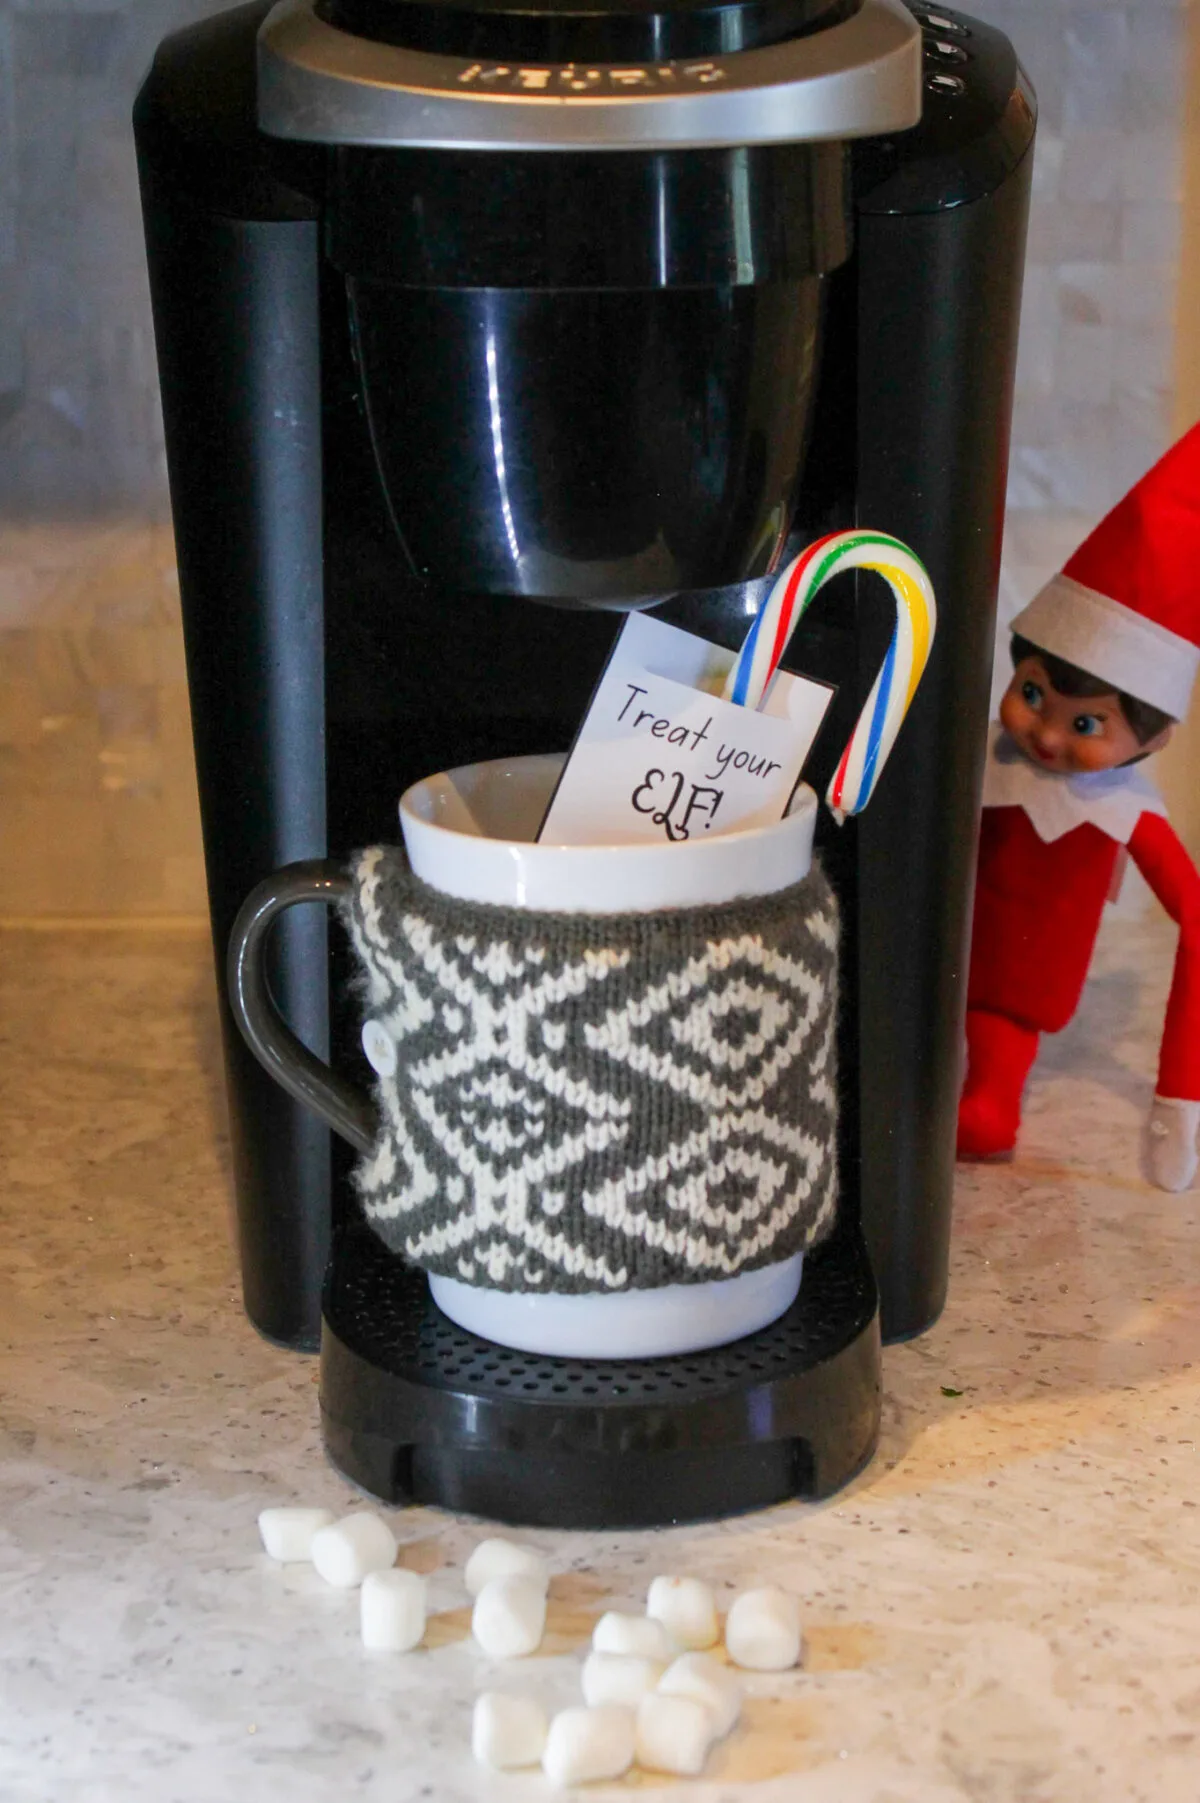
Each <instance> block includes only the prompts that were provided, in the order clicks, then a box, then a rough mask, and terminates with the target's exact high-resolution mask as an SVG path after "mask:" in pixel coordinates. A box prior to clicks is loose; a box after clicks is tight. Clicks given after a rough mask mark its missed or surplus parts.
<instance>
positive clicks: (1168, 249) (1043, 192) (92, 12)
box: [0, 0, 1184, 518]
mask: <svg viewBox="0 0 1200 1803" xmlns="http://www.w3.org/2000/svg"><path fill="white" fill-rule="evenodd" d="M1183 6H1184V0H1139V3H1138V4H1137V5H1136V6H1134V5H1114V4H1109V3H1106V0H977V4H976V6H975V10H976V11H977V12H979V13H980V14H981V15H982V16H984V17H986V18H988V19H990V20H992V21H994V22H995V23H997V24H999V25H1000V26H1002V27H1003V28H1004V29H1005V30H1007V31H1008V32H1009V34H1010V35H1011V36H1012V38H1013V39H1014V41H1015V43H1016V44H1017V46H1018V49H1019V50H1020V52H1021V55H1022V57H1023V59H1024V61H1025V64H1026V66H1027V68H1028V69H1029V72H1030V74H1031V76H1032V77H1033V80H1034V82H1035V85H1036V86H1037V88H1038V90H1039V94H1040V99H1041V109H1042V127H1041V138H1040V146H1039V151H1038V163H1037V194H1036V200H1035V207H1034V216H1033V224H1032V235H1031V243H1030V265H1029V279H1028V287H1027V304H1026V308H1025V316H1024V323H1023V341H1022V354H1021V371H1020V392H1019V397H1018V408H1017V419H1016V428H1015V437H1014V455H1013V481H1012V496H1011V498H1012V501H1013V503H1014V505H1016V506H1017V507H1021V508H1038V509H1041V508H1057V509H1061V508H1074V509H1080V510H1083V511H1085V512H1099V511H1100V510H1102V509H1103V508H1104V507H1105V506H1107V505H1108V504H1109V503H1110V502H1111V501H1112V500H1113V499H1115V497H1116V496H1117V495H1118V494H1119V493H1120V492H1121V491H1122V490H1123V489H1124V488H1125V487H1126V486H1127V484H1128V483H1129V482H1130V481H1132V480H1133V479H1134V477H1136V476H1137V475H1138V474H1139V473H1140V472H1141V471H1142V470H1143V469H1145V468H1146V466H1147V465H1148V464H1149V463H1150V462H1151V461H1152V460H1153V458H1154V456H1155V455H1156V454H1157V452H1158V451H1159V450H1160V449H1161V448H1162V446H1163V444H1164V443H1165V442H1166V438H1167V435H1168V430H1167V405H1166V397H1167V392H1168V389H1169V384H1170V371H1171V361H1172V344H1173V335H1172V334H1173V327H1172V307H1173V297H1174V291H1175V280H1176V271H1177V263H1178V237H1179V202H1178V174H1177V166H1178V160H1179V123H1180V104H1181V102H1180V89H1179V81H1180V73H1181V70H1182V67H1183V62H1184V57H1183V33H1182V15H1183ZM213 10H216V9H215V8H214V7H212V6H211V5H206V4H205V3H204V0H127V3H126V4H123V5H122V4H120V3H119V0H76V3H75V4H74V5H65V4H57V5H56V4H50V3H49V0H0V513H2V514H4V515H6V516H7V517H9V518H14V517H16V518H55V517H63V516H66V515H75V516H80V515H83V516H87V515H100V516H104V515H109V514H119V515H133V516H135V517H141V518H160V517H162V516H163V515H164V512H165V507H166V501H165V478H164V470H163V459H162V445H161V436H160V428H159V421H158V409H157V396H156V390H155V379H154V359H153V345H152V338H151V332H150V325H149V317H148V309H147V299H146V284H145V277H144V273H143V269H142V258H141V243H140V236H139V226H138V217H137V197H136V181H135V175H134V165H133V155H132V147H131V143H130V132H129V111H130V106H131V103H132V99H133V95H134V92H135V90H136V87H137V84H138V81H139V78H140V76H141V74H142V72H143V70H144V69H145V67H146V65H147V63H148V61H149V58H150V55H151V53H152V50H153V47H154V45H155V43H156V42H157V41H158V39H159V38H160V37H161V36H162V35H163V34H164V33H165V32H167V31H168V30H170V29H172V28H173V27H175V26H178V25H180V24H183V23H185V22H187V21H188V20H189V19H191V18H195V17H198V16H200V15H202V14H204V13H206V12H210V11H213Z"/></svg>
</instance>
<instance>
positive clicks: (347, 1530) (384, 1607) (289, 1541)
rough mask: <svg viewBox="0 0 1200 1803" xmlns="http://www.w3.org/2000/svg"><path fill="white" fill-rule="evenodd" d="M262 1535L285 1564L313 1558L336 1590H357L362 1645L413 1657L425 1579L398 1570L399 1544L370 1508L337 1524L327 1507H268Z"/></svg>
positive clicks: (421, 1630) (420, 1632) (418, 1637)
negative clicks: (412, 1652)
mask: <svg viewBox="0 0 1200 1803" xmlns="http://www.w3.org/2000/svg"><path fill="white" fill-rule="evenodd" d="M258 1531H259V1533H260V1534H261V1535H262V1543H263V1547H264V1548H265V1550H266V1552H267V1554H268V1555H269V1557H271V1558H272V1559H275V1560H277V1561H278V1562H279V1563H280V1564H281V1565H299V1564H303V1563H304V1561H305V1560H311V1562H312V1564H313V1566H314V1568H315V1569H316V1571H317V1572H318V1573H319V1574H320V1576H321V1577H323V1578H324V1580H325V1582H326V1583H327V1584H332V1585H333V1587H334V1589H335V1590H355V1589H357V1590H359V1593H360V1594H359V1609H360V1613H361V1621H362V1637H363V1645H364V1646H369V1647H373V1648H378V1649H379V1650H380V1651H381V1652H385V1653H409V1652H411V1651H412V1649H413V1647H415V1646H417V1645H418V1644H419V1643H420V1641H421V1639H422V1637H423V1635H424V1633H425V1580H424V1578H420V1577H418V1576H417V1574H416V1572H415V1571H397V1570H396V1568H395V1567H396V1552H397V1548H398V1542H397V1540H396V1536H395V1535H394V1534H393V1532H392V1530H391V1528H390V1527H389V1526H388V1524H387V1522H386V1521H384V1520H383V1519H382V1518H381V1517H380V1516H378V1515H376V1514H374V1513H373V1512H372V1511H371V1510H370V1509H362V1510H360V1511H359V1512H358V1513H357V1514H355V1515H343V1516H342V1519H341V1520H340V1521H337V1520H335V1518H334V1516H333V1515H332V1514H331V1513H330V1511H329V1510H328V1509H264V1510H263V1511H262V1513H261V1515H260V1516H259V1518H258Z"/></svg>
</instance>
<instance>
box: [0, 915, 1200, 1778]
mask: <svg viewBox="0 0 1200 1803" xmlns="http://www.w3.org/2000/svg"><path fill="white" fill-rule="evenodd" d="M1169 955H1170V937H1169V935H1168V934H1167V933H1166V931H1165V928H1164V927H1162V926H1161V925H1160V924H1159V923H1158V922H1151V923H1148V924H1146V925H1136V924H1130V923H1125V922H1110V923H1109V924H1108V926H1107V927H1106V931H1105V938H1104V941H1103V945H1102V951H1101V956H1100V959H1099V962H1098V965H1097V974H1096V978H1095V980H1094V982H1093V984H1092V986H1091V989H1090V991H1089V995H1088V999H1087V1003H1086V1006H1085V1008H1084V1010H1083V1012H1082V1013H1081V1015H1080V1017H1079V1019H1078V1020H1077V1021H1076V1023H1075V1024H1074V1026H1073V1028H1072V1029H1071V1030H1070V1032H1069V1033H1068V1034H1067V1035H1064V1036H1063V1038H1062V1039H1061V1040H1060V1041H1059V1042H1057V1043H1056V1044H1055V1045H1053V1046H1052V1047H1051V1049H1050V1052H1049V1054H1048V1056H1047V1057H1046V1059H1045V1060H1044V1061H1043V1064H1042V1066H1041V1067H1040V1070H1039V1073H1038V1075H1037V1077H1036V1080H1035V1087H1034V1092H1033V1096H1032V1101H1031V1105H1030V1110H1029V1117H1028V1124H1027V1130H1026V1134H1025V1140H1024V1144H1023V1148H1022V1152H1021V1155H1020V1157H1019V1158H1018V1160H1017V1162H1016V1163H1014V1164H1013V1165H1011V1166H1008V1167H999V1168H991V1169H980V1170H975V1171H970V1172H966V1173H964V1174H963V1175H962V1178H961V1182H960V1185H959V1198H958V1216H957V1239H956V1249H955V1258H954V1275H953V1287H952V1299H951V1303H950V1306H949V1308H948V1309H947V1312H946V1315H945V1317H944V1319H943V1321H942V1322H941V1323H940V1324H939V1325H938V1327H937V1328H936V1329H934V1331H933V1332H931V1333H930V1334H928V1335H927V1336H926V1337H925V1338H924V1339H922V1340H921V1341H919V1342H917V1343H915V1344H913V1345H910V1346H905V1347H898V1348H893V1349H892V1350H891V1351H890V1352H889V1353H888V1355H887V1361H886V1384H887V1395H886V1403H885V1425H884V1436H883V1445H882V1448H881V1451H880V1454H879V1457H878V1458H877V1460H876V1461H875V1463H874V1465H873V1466H872V1467H871V1469H870V1470H869V1471H868V1472H867V1473H866V1474H865V1475H864V1476H863V1477H862V1478H860V1479H859V1481H858V1482H857V1483H856V1484H855V1485H854V1486H853V1487H852V1489H851V1490H849V1491H848V1492H846V1493H845V1494H843V1495H842V1496H841V1497H839V1498H837V1499H835V1500H834V1501H833V1502H832V1503H829V1504H826V1505H825V1506H823V1507H820V1508H811V1507H805V1506H801V1505H793V1506H788V1507H784V1508H779V1509H775V1510H772V1511H770V1512H768V1513H766V1514H763V1515H759V1516H755V1517H750V1518H746V1519H742V1520H740V1521H736V1522H731V1523H727V1524H718V1525H714V1526H708V1527H700V1528H689V1529H686V1530H678V1531H674V1532H670V1533H662V1534H658V1535H648V1534H623V1535H619V1536H605V1535H584V1534H570V1535H566V1534H564V1535H561V1536H557V1537H555V1536H553V1535H539V1536H531V1538H536V1539H537V1540H538V1541H539V1543H541V1544H543V1545H545V1546H546V1547H547V1549H548V1550H550V1551H551V1553H552V1555H553V1559H554V1563H555V1568H556V1570H557V1571H559V1572H560V1573H561V1574H562V1575H561V1576H560V1577H558V1578H557V1579H556V1581H555V1584H554V1587H553V1590H552V1607H551V1632H550V1634H549V1637H548V1640H547V1643H546V1646H545V1648H544V1651H543V1654H542V1656H540V1657H538V1658H536V1659H534V1660H532V1661H529V1662H527V1663H526V1664H525V1665H524V1666H523V1667H522V1668H521V1680H522V1682H523V1683H526V1682H527V1683H528V1684H529V1685H530V1686H531V1687H533V1688H536V1689H537V1690H538V1691H539V1692H540V1693H541V1694H542V1695H543V1696H544V1697H545V1699H546V1700H547V1701H548V1702H553V1701H555V1700H557V1699H559V1698H561V1699H563V1700H566V1699H567V1698H569V1697H572V1696H573V1695H574V1694H575V1686H576V1685H577V1682H578V1677H577V1674H578V1658H577V1656H576V1655H577V1652H578V1649H579V1647H580V1646H581V1645H582V1643H583V1641H584V1639H585V1637H586V1635H587V1632H588V1629H589V1623H590V1621H591V1619H592V1617H593V1616H594V1615H595V1614H596V1613H598V1612H599V1610H600V1608H601V1607H602V1606H603V1605H604V1604H607V1603H619V1602H621V1601H624V1602H625V1604H626V1605H627V1606H632V1605H634V1604H635V1603H636V1602H637V1601H638V1599H639V1598H640V1596H641V1595H642V1594H643V1593H644V1588H645V1584H646V1581H647V1579H648V1577H649V1575H651V1574H652V1573H653V1571H655V1570H658V1569H672V1568H674V1569H677V1570H678V1569H682V1570H688V1571H695V1572H699V1573H704V1574H706V1575H708V1576H710V1577H711V1578H712V1580H713V1581H714V1582H715V1583H716V1584H717V1585H718V1586H719V1587H720V1589H721V1591H722V1592H723V1593H724V1594H725V1595H728V1594H729V1592H730V1591H731V1590H732V1588H733V1587H735V1586H740V1585H744V1584H746V1583H749V1582H754V1581H766V1580H777V1581H780V1582H783V1583H786V1584H788V1585H789V1586H792V1587H794V1588H795V1589H796V1590H797V1591H798V1592H799V1593H800V1594H801V1595H802V1596H803V1597H804V1598H805V1599H806V1604H805V1613H806V1618H807V1622H808V1633H809V1655H808V1659H807V1663H806V1666H805V1669H804V1670H803V1671H801V1672H797V1673H795V1674H791V1675H789V1676H787V1677H786V1678H784V1679H782V1680H775V1679H772V1680H766V1679H763V1680H753V1681H752V1684H751V1689H752V1691H753V1692H754V1695H753V1696H752V1699H751V1703H750V1706H749V1710H748V1716H747V1725H746V1727H745V1728H744V1729H742V1730H739V1732H738V1734H737V1735H736V1736H735V1738H734V1739H733V1740H732V1741H731V1742H729V1743H728V1744H727V1745H726V1746H725V1747H724V1748H723V1749H722V1750H721V1752H720V1753H719V1754H718V1755H717V1756H715V1757H714V1758H713V1760H712V1761H711V1762H710V1773H709V1775H708V1776H707V1777H706V1778H705V1780H704V1781H703V1782H694V1783H689V1782H680V1783H674V1784H672V1783H665V1782H661V1781H656V1780H651V1779H649V1778H646V1777H644V1776H642V1777H638V1776H634V1777H632V1778H631V1779H630V1780H628V1781H627V1782H626V1783H625V1784H624V1785H621V1786H608V1787H600V1788H599V1789H598V1790H597V1791H590V1792H589V1793H588V1794H589V1795H595V1796H598V1797H601V1798H615V1797H616V1796H619V1795H621V1794H623V1793H624V1792H625V1791H626V1790H636V1791H638V1792H639V1794H644V1795H647V1796H662V1797H663V1798H664V1799H667V1798H672V1799H677V1800H678V1803H735V1799H736V1800H737V1803H743V1800H746V1803H748V1800H750V1799H753V1800H754V1803H760V1800H761V1803H783V1800H784V1799H786V1800H787V1803H961V1800H962V1799H966V1798H970V1799H979V1800H980V1803H1079V1800H1080V1799H1084V1798H1086V1799H1088V1803H1110V1800H1111V1803H1117V1800H1118V1799H1120V1800H1122V1803H1123V1800H1125V1799H1141V1798H1146V1799H1150V1798H1153V1799H1155V1803H1175V1800H1176V1799H1179V1800H1180V1803H1183V1800H1185V1799H1186V1803H1195V1799H1196V1797H1197V1796H1198V1795H1200V1482H1198V1474H1200V1456H1198V1453H1197V1438H1200V1306H1198V1305H1200V1232H1198V1222H1200V1197H1197V1196H1195V1195H1192V1196H1186V1197H1181V1198H1179V1197H1175V1198H1173V1197H1168V1196H1164V1195H1161V1194H1159V1193H1157V1192H1155V1191H1153V1190H1151V1189H1149V1188H1148V1187H1147V1186H1146V1185H1145V1183H1144V1182H1143V1181H1142V1180H1141V1178H1140V1177H1139V1176H1138V1174H1137V1127H1138V1122H1139V1118H1140V1113H1141V1110H1142V1108H1143V1106H1144V1104H1145V1102H1146V1100H1147V1098H1148V1094H1149V1090H1150V1080H1151V1074H1152V1057H1153V1054H1152V1048H1153V1045H1154V1042H1155V1038H1156V1030H1157V1023H1158V1021H1159V1019H1160V1018H1161V1008H1162V1004H1163V994H1164V990H1165V983H1166V976H1167V972H1168V969H1169ZM211 985H212V977H211V967H210V964H209V960H208V951H207V947H206V945H205V943H204V941H203V939H202V938H201V937H200V935H199V934H198V933H197V932H195V931H194V930H190V929H180V930H178V931H167V930H163V931H154V932H151V931H148V930H147V931H142V932H137V931H131V930H128V929H124V930H113V931H82V930H81V931H71V930H55V931H45V932H28V931H15V930H9V931H0V1118H2V1131H0V1162H2V1167H3V1174H4V1182H3V1188H2V1190H0V1203H2V1206H3V1210H4V1214H5V1217H6V1219H5V1236H4V1244H5V1248H6V1250H5V1257H4V1269H3V1283H4V1290H5V1295H4V1300H3V1312H2V1314H0V1342H2V1344H3V1379H2V1392H3V1394H2V1400H0V1442H2V1446H3V1464H2V1467H0V1523H2V1530H0V1595H2V1597H3V1605H2V1607H0V1655H2V1662H0V1672H2V1676H0V1798H2V1799H3V1803H66V1800H67V1799H70V1800H71V1803H218V1800H219V1803H225V1800H226V1799H238V1800H239V1803H277V1800H278V1803H341V1799H343V1798H345V1799H350V1798H362V1799H364V1800H369V1803H385V1800H386V1803H409V1800H410V1799H417V1798H423V1797H428V1798H432V1799H436V1800H437V1803H465V1800H467V1799H483V1800H486V1803H524V1800H525V1799H526V1798H529V1799H531V1800H535V1803H536V1800H537V1799H542V1798H548V1797H549V1795H550V1793H549V1791H548V1789H547V1787H545V1786H544V1784H543V1782H542V1780H541V1779H540V1778H538V1777H536V1776H513V1777H511V1778H504V1779H500V1778H489V1777H488V1776H487V1775H486V1774H483V1773H482V1772H480V1771H478V1770H477V1769H476V1768H475V1767H473V1766H472V1764H471V1763H470V1760H469V1757H468V1755H467V1753H466V1751H465V1743H466V1735H467V1725H468V1719H469V1710H470V1703H471V1699H472V1697H473V1694H474V1692H475V1691H476V1689H478V1688H480V1687H482V1685H483V1684H484V1683H485V1682H486V1681H487V1680H488V1678H489V1676H490V1675H491V1674H490V1670H489V1667H488V1666H487V1664H486V1662H485V1661H484V1660H483V1659H482V1658H481V1657H480V1656H478V1655H476V1654H475V1652H474V1651H473V1650H472V1646H471V1643H470V1642H469V1640H468V1639H467V1638H466V1620H467V1618H466V1614H465V1610H464V1607H463V1605H464V1603H465V1596H464V1594H463V1592H462V1590H461V1588H460V1577H459V1575H458V1574H459V1573H461V1566H462V1561H463V1557H464V1555H465V1552H466V1550H467V1549H468V1548H469V1546H470V1545H471V1543H472V1541H473V1540H474V1539H475V1538H477V1537H478V1529H477V1528H476V1526H475V1525H474V1524H472V1523H470V1522H466V1521H462V1520H457V1519H455V1518H452V1517H449V1516H444V1515H439V1514H437V1513H436V1512H434V1511H431V1510H413V1511H411V1512H409V1513H407V1514H399V1515H397V1517H396V1524H397V1527H398V1531H399V1533H400V1536H401V1539H402V1541H403V1549H402V1554H401V1558H402V1561H403V1562H404V1563H406V1564H410V1565H412V1566H414V1567H416V1568H417V1569H420V1570H422V1571H427V1572H429V1573H431V1574H432V1575H431V1601H432V1604H433V1606H434V1607H435V1608H437V1609H438V1610H440V1611H442V1613H441V1614H440V1615H439V1617H438V1619H437V1621H436V1623H435V1624H434V1626H433V1629H432V1631H431V1635H430V1642H431V1645H430V1646H429V1647H428V1648H427V1649H426V1650H422V1651H421V1652H419V1653H417V1654H414V1655H409V1656H407V1657H393V1656H387V1655H380V1654H367V1653H365V1652H364V1651H363V1649H362V1647H361V1645H360V1644H359V1641H358V1634H357V1617H356V1607H355V1600H354V1598H353V1597H346V1596H345V1595H341V1594H335V1593H333V1592H331V1591H328V1590H326V1589H325V1588H324V1587H323V1586H322V1585H321V1583H320V1580H319V1579H317V1578H316V1577H315V1575H314V1574H313V1573H312V1572H310V1571H305V1570H302V1569H300V1568H296V1567H292V1568H289V1569H287V1570H283V1571H281V1570H278V1569H276V1568H273V1567H271V1566H270V1565H269V1564H268V1562H267V1561H266V1559H265V1558H264V1557H263V1556H262V1555H261V1553H260V1552H259V1550H258V1545H257V1536H256V1533H255V1526H254V1516H255V1512H256V1511H257V1509H258V1508H259V1507H261V1506H262V1505H263V1504H264V1503H266V1502H271V1501H274V1502H280V1501H291V1500H296V1501H306V1502H320V1503H328V1504H329V1505H330V1506H332V1507H334V1508H339V1507H340V1506H341V1505H343V1504H344V1503H347V1502H350V1501H352V1500H353V1498H352V1497H351V1495H350V1494H349V1491H348V1488H347V1486H346V1485H344V1484H343V1483H342V1481H341V1480H340V1479H339V1478H338V1477H337V1476H336V1475H335V1474H334V1473H333V1472H332V1471H330V1470H329V1469H328V1468H327V1467H326V1465H325V1463H324V1461H323V1458H322V1454H321V1450H320V1445H319V1440H318V1434H317V1424H316V1396H315V1388H314V1386H315V1379H316V1367H315V1363H314V1362H313V1361H312V1360H306V1359H304V1358H301V1357H297V1356H290V1355H288V1354H286V1353H283V1352H280V1351H277V1350H275V1349H274V1348H272V1347H270V1346H268V1345H265V1344H264V1343H263V1342H262V1341H260V1340H259V1339H257V1338H256V1336H255V1335H254V1333H253V1332H252V1330H251V1329H250V1328H249V1326H248V1325H247V1323H246V1321H245V1318H244V1317H243V1315H242V1313H241V1310H240V1306H239V1303H238V1296H237V1288H236V1273H235V1269H234V1264H233V1259H232V1256H231V1252H230V1237H229V1231H228V1220H227V1210H228V1202H227V1194H228V1180H227V1173H226V1168H225V1163H224V1141H223V1137H222V1129H221V1126H220V1120H221V1106H220V1092H219V1078H218V1074H217V1054H216V1044H215V1024H214V1019H213V1012H212V1006H211V995H212V989H211ZM947 1391H956V1392H961V1394H957V1395H948V1394H947V1393H946V1392H947Z"/></svg>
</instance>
